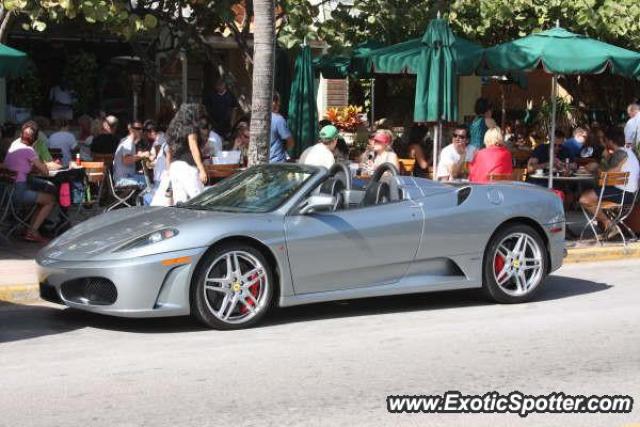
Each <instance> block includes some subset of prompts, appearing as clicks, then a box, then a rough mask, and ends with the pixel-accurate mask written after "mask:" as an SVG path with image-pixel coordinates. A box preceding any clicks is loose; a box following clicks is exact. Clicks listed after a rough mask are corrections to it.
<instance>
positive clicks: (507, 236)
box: [483, 224, 548, 304]
mask: <svg viewBox="0 0 640 427" xmlns="http://www.w3.org/2000/svg"><path fill="white" fill-rule="evenodd" d="M547 259H548V258H547V249H546V247H545V245H544V242H543V241H542V238H541V237H540V234H538V232H537V231H536V230H534V229H533V228H532V227H530V226H528V225H524V224H513V225H508V226H506V227H504V228H503V229H501V230H499V231H498V232H497V233H496V234H495V235H494V236H493V238H492V239H491V241H490V242H489V245H488V246H487V250H486V253H485V256H484V267H483V270H484V281H483V288H484V291H485V293H486V294H487V295H488V296H489V297H490V298H491V299H493V300H494V301H497V302H500V303H507V304H509V303H519V302H525V301H529V300H530V299H531V298H533V296H534V295H535V293H536V292H538V291H539V290H540V288H541V285H542V282H543V281H544V279H545V276H546V274H547V271H548V266H547V264H548V261H547Z"/></svg>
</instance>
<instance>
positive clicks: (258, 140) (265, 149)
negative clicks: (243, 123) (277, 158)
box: [249, 0, 275, 166]
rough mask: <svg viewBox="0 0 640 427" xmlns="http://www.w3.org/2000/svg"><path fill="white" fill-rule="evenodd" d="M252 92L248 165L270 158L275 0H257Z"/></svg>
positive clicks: (255, 7) (254, 6) (255, 4)
mask: <svg viewBox="0 0 640 427" xmlns="http://www.w3.org/2000/svg"><path fill="white" fill-rule="evenodd" d="M253 8H254V13H255V15H254V16H255V27H254V33H253V35H254V36H253V37H254V39H253V94H252V97H251V142H250V143H249V165H250V166H251V165H257V164H262V163H268V162H269V142H270V134H271V105H272V100H273V68H274V58H275V53H274V51H275V6H274V0H254V1H253Z"/></svg>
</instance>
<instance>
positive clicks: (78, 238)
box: [39, 207, 232, 261]
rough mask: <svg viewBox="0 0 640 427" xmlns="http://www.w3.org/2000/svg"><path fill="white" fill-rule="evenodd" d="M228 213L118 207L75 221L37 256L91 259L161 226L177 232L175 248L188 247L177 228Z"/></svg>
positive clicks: (227, 215)
mask: <svg viewBox="0 0 640 427" xmlns="http://www.w3.org/2000/svg"><path fill="white" fill-rule="evenodd" d="M231 215H232V214H228V213H223V212H211V211H202V210H193V209H184V208H162V207H140V208H130V209H120V210H117V211H113V212H108V213H106V214H103V215H99V216H97V217H95V218H92V219H90V220H88V221H85V222H83V223H81V224H78V225H77V226H75V227H73V228H72V229H71V230H69V231H67V232H66V233H64V234H63V235H61V236H60V237H59V238H57V239H55V240H54V241H52V242H51V243H50V244H49V245H48V246H46V247H45V248H44V249H43V250H42V251H41V252H40V254H39V257H48V258H53V259H58V260H67V261H71V260H86V259H93V258H95V257H96V256H98V255H101V254H105V253H111V252H113V251H114V250H115V249H117V248H118V247H120V246H122V245H124V244H125V243H127V242H129V241H131V240H133V239H136V238H139V237H142V236H145V235H147V234H149V233H152V232H154V231H157V230H161V229H165V228H175V229H177V230H178V232H179V233H178V236H177V237H174V238H173V239H171V241H172V243H173V242H175V243H177V245H173V246H174V247H175V249H188V248H189V244H188V243H186V242H182V243H180V242H179V241H178V237H179V236H180V230H181V228H184V227H185V225H187V224H192V223H194V222H199V221H201V220H205V221H208V220H210V219H215V220H216V222H217V220H221V219H224V218H228V217H231ZM190 243H191V246H190V247H196V246H197V245H196V244H197V242H190ZM161 244H162V242H161V243H158V244H154V245H153V246H154V247H155V248H158V247H159V246H160V245H161ZM181 246H185V247H181ZM109 258H112V257H109ZM100 259H104V257H100Z"/></svg>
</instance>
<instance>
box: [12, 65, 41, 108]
mask: <svg viewBox="0 0 640 427" xmlns="http://www.w3.org/2000/svg"><path fill="white" fill-rule="evenodd" d="M8 88H9V91H10V92H9V100H10V102H11V103H12V104H13V105H15V106H17V107H24V108H34V107H37V106H38V105H40V103H41V102H42V98H43V97H42V84H41V82H40V78H39V77H38V74H37V72H36V69H35V67H34V65H33V63H29V65H28V66H27V70H26V71H25V73H24V74H23V75H22V76H21V77H19V78H16V79H13V80H12V81H11V84H9V85H8Z"/></svg>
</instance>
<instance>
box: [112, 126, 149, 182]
mask: <svg viewBox="0 0 640 427" xmlns="http://www.w3.org/2000/svg"><path fill="white" fill-rule="evenodd" d="M142 129H143V127H142V123H141V122H140V121H134V122H132V123H131V124H130V125H129V135H128V136H127V137H126V138H124V139H123V140H122V141H120V144H118V148H117V149H116V153H115V155H114V158H113V179H114V182H115V185H116V187H121V186H122V187H124V186H131V185H137V186H138V187H140V188H144V187H146V180H145V178H144V175H142V174H139V173H136V162H137V161H141V160H143V159H148V158H149V152H148V151H140V152H136V145H137V144H138V143H139V142H140V141H141V140H142Z"/></svg>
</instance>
